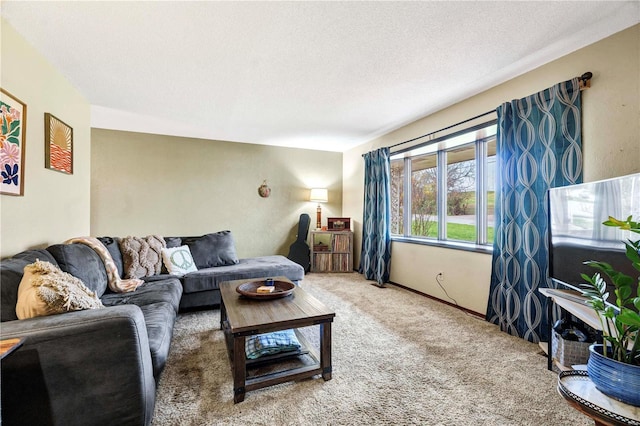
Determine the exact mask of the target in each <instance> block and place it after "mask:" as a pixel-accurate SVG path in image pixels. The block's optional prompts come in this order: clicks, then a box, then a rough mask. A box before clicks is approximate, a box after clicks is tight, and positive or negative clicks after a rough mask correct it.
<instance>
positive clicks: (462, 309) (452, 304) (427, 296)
mask: <svg viewBox="0 0 640 426" xmlns="http://www.w3.org/2000/svg"><path fill="white" fill-rule="evenodd" d="M389 284H393V285H395V286H396V287H400V288H402V289H404V290H408V291H410V292H412V293H415V294H419V295H420V296H424V297H426V298H428V299H431V300H435V301H436V302H440V303H444V304H445V305H449V306H451V307H454V308H456V309H460V310H461V311H464V312H466V313H468V314H470V315H473V316H476V317H478V318H482V319H483V320H484V319H485V315H484V314H481V313H480V312H476V311H472V310H471V309H467V308H465V307H463V306H460V305H456V304H455V303H451V302H449V301H446V300H443V299H440V298H438V297H435V296H432V295H430V294H427V293H423V292H421V291H418V290H416V289H413V288H411V287H407V286H404V285H402V284H398V283H396V282H393V281H389Z"/></svg>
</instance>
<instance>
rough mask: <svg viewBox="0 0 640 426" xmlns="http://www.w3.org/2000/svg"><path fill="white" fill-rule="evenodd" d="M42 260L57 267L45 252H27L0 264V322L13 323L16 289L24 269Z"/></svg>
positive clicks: (43, 250)
mask: <svg viewBox="0 0 640 426" xmlns="http://www.w3.org/2000/svg"><path fill="white" fill-rule="evenodd" d="M38 259H39V260H44V261H47V262H50V263H52V264H54V265H57V263H56V260H55V258H54V257H53V256H52V255H51V253H49V252H48V251H46V250H45V249H41V250H27V251H23V252H21V253H18V254H16V255H15V256H13V257H10V258H8V259H4V260H2V261H1V262H0V320H1V321H14V320H17V319H18V316H17V315H16V304H17V303H18V287H19V286H20V281H21V280H22V276H23V274H24V267H25V266H27V265H29V264H30V263H33V262H35V261H36V260H38Z"/></svg>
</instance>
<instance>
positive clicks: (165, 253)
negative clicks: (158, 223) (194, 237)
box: [162, 246, 198, 276]
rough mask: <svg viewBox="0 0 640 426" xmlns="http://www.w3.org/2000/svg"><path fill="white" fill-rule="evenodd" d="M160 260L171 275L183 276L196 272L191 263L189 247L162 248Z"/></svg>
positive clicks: (193, 264) (194, 265)
mask: <svg viewBox="0 0 640 426" xmlns="http://www.w3.org/2000/svg"><path fill="white" fill-rule="evenodd" d="M162 260H163V261H164V266H165V267H166V268H167V271H168V272H169V273H170V274H171V275H178V276H183V275H184V274H188V273H189V272H194V271H197V270H198V268H196V264H195V263H194V262H193V257H192V256H191V251H190V250H189V246H180V247H172V248H163V249H162Z"/></svg>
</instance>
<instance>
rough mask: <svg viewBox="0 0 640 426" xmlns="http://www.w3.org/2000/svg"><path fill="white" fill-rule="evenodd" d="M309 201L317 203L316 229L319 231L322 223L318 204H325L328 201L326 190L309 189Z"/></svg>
mask: <svg viewBox="0 0 640 426" xmlns="http://www.w3.org/2000/svg"><path fill="white" fill-rule="evenodd" d="M309 201H315V202H317V203H318V210H317V211H318V214H317V224H316V229H320V227H321V222H322V209H321V208H320V203H326V202H327V201H329V199H328V196H327V189H326V188H313V189H311V194H309Z"/></svg>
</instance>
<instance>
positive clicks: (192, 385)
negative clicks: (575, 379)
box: [153, 273, 592, 426]
mask: <svg viewBox="0 0 640 426" xmlns="http://www.w3.org/2000/svg"><path fill="white" fill-rule="evenodd" d="M302 286H303V288H304V289H305V291H307V292H309V293H311V294H312V295H313V296H314V297H316V298H317V299H319V300H321V301H322V302H323V303H324V304H326V305H327V306H329V307H330V308H331V309H333V310H335V312H336V318H335V321H334V323H333V327H332V331H333V378H332V380H330V381H327V382H325V381H324V380H322V378H313V379H307V380H301V381H298V382H290V383H285V384H281V385H277V386H272V387H269V388H265V389H260V390H257V391H253V392H248V393H247V395H246V399H245V401H244V402H242V403H239V404H234V403H233V380H232V376H231V370H230V365H229V358H228V356H227V353H226V348H225V343H224V337H223V334H222V332H221V331H220V329H219V320H220V316H219V310H217V309H216V310H208V311H200V312H193V313H186V314H181V315H180V316H179V317H178V320H177V323H176V328H175V331H174V337H173V341H172V346H171V352H170V354H169V359H168V362H167V366H166V368H165V371H164V373H163V375H162V376H161V378H160V381H159V385H158V389H157V401H156V408H155V415H154V420H153V425H154V426H161V425H379V424H387V425H541V424H547V425H590V424H592V422H590V421H589V419H588V418H587V417H585V416H583V415H582V414H580V413H578V412H577V411H576V410H574V409H572V408H571V407H570V406H569V405H568V404H567V403H566V402H565V401H564V399H563V398H562V397H561V396H560V395H559V394H558V392H557V390H556V386H557V375H556V373H553V372H551V371H548V370H547V368H546V358H545V357H544V356H542V355H541V353H540V348H539V347H538V345H536V344H533V343H529V342H525V341H524V340H522V339H519V338H516V337H512V336H509V335H507V334H506V333H503V332H500V331H499V330H498V328H497V327H496V326H495V325H492V324H488V323H486V322H485V321H483V320H482V319H478V318H477V317H474V316H472V315H469V314H466V313H464V312H463V311H461V310H459V309H456V308H453V307H451V306H447V305H445V304H442V303H439V302H437V301H434V300H431V299H428V298H426V297H424V296H421V295H417V294H415V293H412V292H410V291H408V290H406V289H402V288H399V287H396V286H393V285H388V286H387V287H386V288H378V287H376V286H373V285H372V284H371V282H369V281H366V280H364V279H363V278H362V276H361V275H359V274H355V273H354V274H308V275H307V276H305V279H304V281H303V282H302ZM305 332H306V333H312V334H313V335H315V333H316V332H317V330H310V329H306V330H305Z"/></svg>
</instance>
